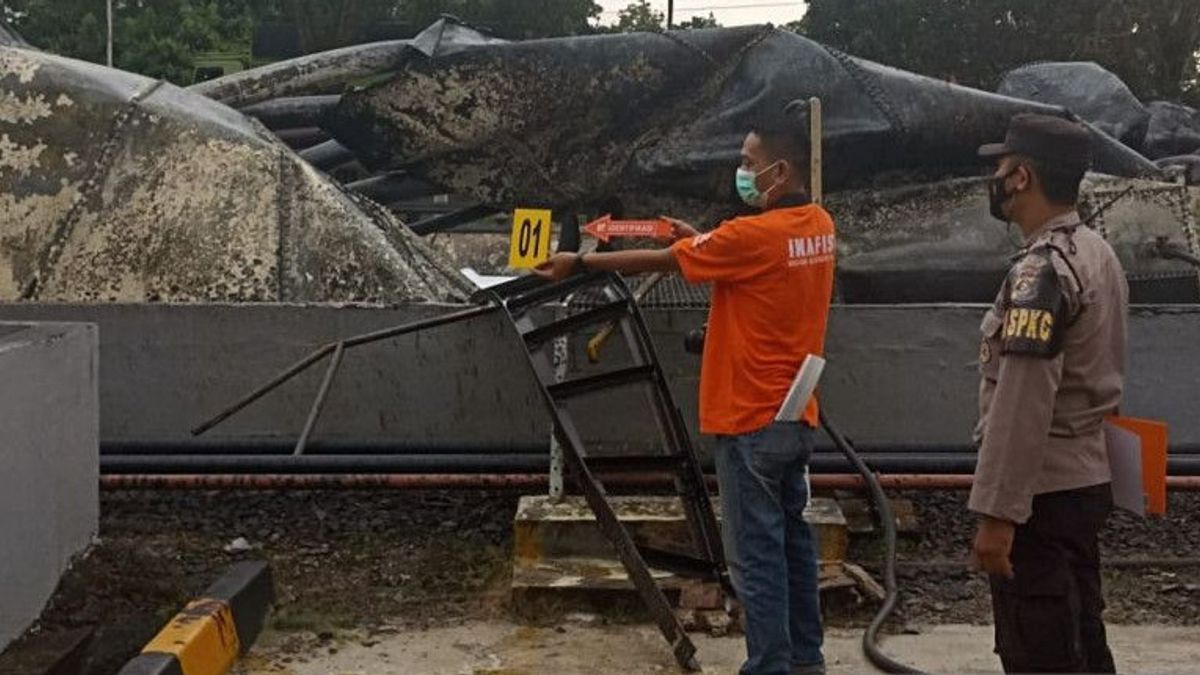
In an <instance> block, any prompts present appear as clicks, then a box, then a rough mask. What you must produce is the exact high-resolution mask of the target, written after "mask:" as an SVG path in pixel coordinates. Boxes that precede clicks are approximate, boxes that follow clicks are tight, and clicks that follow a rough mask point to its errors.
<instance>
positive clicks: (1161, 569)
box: [41, 492, 1200, 674]
mask: <svg viewBox="0 0 1200 675" xmlns="http://www.w3.org/2000/svg"><path fill="white" fill-rule="evenodd" d="M903 496H904V497H907V498H910V499H912V500H913V501H914V502H915V504H916V507H917V512H918V515H919V518H920V523H921V532H920V534H919V535H907V536H905V537H904V538H903V539H902V541H901V547H900V548H901V553H900V557H901V561H902V562H903V563H905V564H904V565H903V566H902V568H901V574H900V583H901V587H902V592H903V598H902V603H901V606H900V616H899V617H898V619H897V623H896V626H895V627H896V628H897V629H903V628H904V627H905V626H908V625H913V626H916V625H923V624H931V623H986V622H988V621H989V618H990V604H989V601H988V599H987V591H986V585H985V583H984V582H983V580H982V579H981V578H979V577H977V576H975V575H973V574H971V573H969V572H967V571H966V569H965V566H963V565H961V564H960V561H961V560H963V559H964V557H965V554H966V551H967V545H968V543H969V541H970V537H971V533H972V527H973V520H972V519H971V518H970V517H969V516H967V515H966V511H965V508H964V502H965V497H966V495H965V493H913V494H906V495H903ZM516 503H517V497H516V496H515V495H510V494H504V495H501V494H482V493H444V492H423V493H417V492H412V493H387V492H286V493H272V492H244V493H238V492H221V493H217V492H213V493H197V492H190V493H189V492H176V493H167V492H116V493H105V494H104V495H103V496H102V504H101V513H102V515H101V530H100V537H101V543H100V545H99V546H97V547H96V548H95V549H94V551H93V552H92V553H91V554H90V555H89V556H88V557H87V558H86V559H84V560H82V561H80V563H78V564H77V565H76V567H75V568H74V569H73V570H72V571H71V572H70V573H68V575H67V576H66V577H65V578H64V580H63V582H62V584H61V587H60V589H59V591H58V593H57V594H56V596H55V599H54V600H53V601H52V604H51V606H50V607H49V608H48V610H47V612H46V613H45V615H44V617H43V620H42V622H41V625H42V626H43V627H45V628H47V629H54V628H58V627H75V626H82V625H93V626H96V627H97V630H98V631H99V635H98V639H97V640H96V642H97V644H99V645H101V646H102V649H100V650H99V651H98V652H97V654H96V656H95V658H94V660H93V663H92V665H91V669H90V670H89V673H94V674H107V673H113V672H115V671H116V670H117V669H118V668H119V665H120V664H121V663H122V662H123V661H124V660H125V659H127V658H128V657H129V656H130V655H132V654H133V653H135V652H136V651H137V650H138V649H139V648H140V646H141V645H142V644H144V643H145V641H146V640H148V639H149V638H150V637H151V636H153V634H154V633H155V632H156V631H157V630H158V628H159V627H161V625H162V624H163V623H164V622H165V621H166V619H168V618H169V617H170V616H171V615H172V614H173V613H174V612H175V611H176V610H177V609H179V608H180V607H181V606H182V605H183V604H184V603H185V602H187V601H188V600H189V599H191V598H192V597H194V596H195V595H196V594H197V593H199V592H200V591H202V590H203V589H204V588H205V587H206V586H207V585H208V584H209V583H210V582H211V581H212V580H213V579H214V578H215V577H216V576H217V575H219V574H220V571H221V569H222V568H223V567H224V566H225V565H227V564H228V563H230V562H232V561H234V560H238V559H244V558H248V557H253V558H263V559H266V560H269V561H270V562H271V564H272V569H273V572H274V575H275V582H276V589H277V592H278V596H279V603H278V606H277V607H276V611H275V612H274V614H273V618H272V625H273V627H274V628H276V629H277V630H279V631H289V630H298V631H309V632H313V633H315V634H317V635H320V634H322V633H330V634H332V633H333V632H335V631H340V630H346V629H359V630H362V629H364V628H365V629H367V630H369V629H370V628H371V627H372V626H383V625H386V626H388V627H389V630H392V629H395V627H396V626H406V627H412V628H421V627H436V626H443V625H449V624H453V623H457V622H461V621H463V620H465V619H473V618H494V617H499V616H504V615H505V614H506V602H507V596H508V594H507V586H508V574H509V567H510V564H511V559H510V553H511V552H510V546H511V526H512V516H513V513H514V511H515V509H516ZM1169 513H1170V515H1169V516H1168V517H1167V518H1166V519H1164V520H1161V521H1153V522H1139V521H1136V520H1134V519H1132V518H1129V517H1126V516H1124V515H1117V516H1115V517H1114V518H1113V520H1112V522H1111V525H1110V527H1109V528H1108V530H1107V531H1106V532H1105V534H1104V538H1103V545H1104V550H1105V554H1106V555H1107V556H1109V557H1111V558H1148V557H1155V558H1179V557H1192V556H1197V555H1200V554H1198V553H1197V551H1198V550H1200V494H1186V495H1182V494H1181V495H1174V496H1172V498H1171V504H1170V509H1169ZM239 537H241V538H244V539H245V540H246V541H247V542H248V543H249V545H250V547H251V548H250V550H249V551H244V552H229V551H227V550H226V548H227V547H228V546H229V545H230V544H231V543H232V542H233V541H234V540H235V539H237V538H239ZM878 551H879V545H878V541H877V540H875V539H872V538H870V537H865V538H858V539H857V540H856V541H855V543H854V544H853V547H852V555H851V559H852V561H855V562H859V563H863V564H864V565H865V566H866V567H867V568H868V569H872V570H876V571H877V569H878V567H877V565H875V564H873V563H872V561H873V560H874V561H877V560H878ZM917 561H919V562H917ZM914 562H917V564H915V565H914ZM1106 582H1107V596H1108V600H1109V608H1108V614H1107V617H1108V619H1109V620H1110V621H1113V622H1118V623H1165V624H1200V566H1191V567H1178V566H1176V567H1167V566H1158V567H1155V566H1149V567H1133V568H1122V569H1110V570H1108V571H1107V572H1106ZM873 611H874V606H873V605H869V604H864V605H862V606H860V607H857V608H847V609H844V610H839V613H838V614H837V615H836V616H831V617H830V623H831V625H842V626H857V625H861V624H862V623H863V622H865V621H866V620H867V619H868V618H869V616H870V615H871V613H872V612H873Z"/></svg>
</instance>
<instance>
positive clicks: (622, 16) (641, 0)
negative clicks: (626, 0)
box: [616, 0, 667, 33]
mask: <svg viewBox="0 0 1200 675" xmlns="http://www.w3.org/2000/svg"><path fill="white" fill-rule="evenodd" d="M666 24H667V17H666V15H665V14H663V13H662V12H658V11H655V10H654V8H653V7H651V6H650V2H649V0H638V2H635V3H632V4H630V5H629V6H627V7H626V8H625V9H622V10H621V11H620V12H617V25H616V29H617V32H620V33H635V32H650V33H653V32H656V31H661V30H663V28H664V27H665V26H666Z"/></svg>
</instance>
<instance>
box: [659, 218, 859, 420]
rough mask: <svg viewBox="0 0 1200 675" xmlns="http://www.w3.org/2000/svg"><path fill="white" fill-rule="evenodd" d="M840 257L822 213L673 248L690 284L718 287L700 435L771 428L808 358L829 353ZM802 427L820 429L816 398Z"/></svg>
mask: <svg viewBox="0 0 1200 675" xmlns="http://www.w3.org/2000/svg"><path fill="white" fill-rule="evenodd" d="M835 251H836V241H835V238H834V228H833V219H832V218H831V217H830V216H829V213H828V212H826V211H825V209H823V208H821V207H820V206H817V205H813V204H806V205H803V206H788V207H784V208H776V209H772V210H770V211H766V212H763V213H761V214H758V215H753V216H746V217H742V218H734V219H732V220H727V221H725V222H724V223H722V224H721V226H720V227H718V228H717V229H715V230H713V231H712V232H706V233H704V234H701V235H699V236H697V237H692V238H689V239H683V240H681V241H678V242H676V243H675V244H674V245H673V246H672V247H671V252H672V253H673V254H674V256H675V259H676V260H678V261H679V267H680V269H681V270H682V271H683V276H684V278H685V279H687V280H688V281H689V282H691V283H704V282H709V281H711V282H713V287H712V307H711V309H710V310H709V313H708V335H707V337H706V338H705V343H704V359H703V362H702V365H701V369H700V431H701V433H706V434H721V435H730V436H732V435H736V434H743V433H747V432H751V431H755V430H757V429H761V428H762V427H765V426H767V425H768V424H770V423H771V422H772V421H773V420H774V419H775V413H776V412H778V410H779V406H780V405H781V404H782V403H783V399H784V397H785V396H786V395H787V391H788V388H789V387H791V385H792V380H793V379H794V378H795V377H796V371H797V370H799V369H800V364H802V363H803V362H804V357H805V356H807V355H809V354H817V355H820V354H821V353H822V352H823V351H824V349H825V326H826V324H827V322H828V318H829V303H830V297H831V295H832V294H833V268H834V256H835ZM802 420H803V421H804V422H806V423H807V424H809V425H810V426H812V427H814V428H815V427H816V426H817V425H818V410H817V400H816V397H815V396H814V397H813V399H812V400H811V401H809V402H808V406H807V407H806V408H805V410H804V414H803V416H802Z"/></svg>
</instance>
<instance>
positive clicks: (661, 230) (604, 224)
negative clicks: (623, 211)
mask: <svg viewBox="0 0 1200 675" xmlns="http://www.w3.org/2000/svg"><path fill="white" fill-rule="evenodd" d="M583 231H584V232H587V233H588V234H590V235H592V236H593V237H595V238H597V239H599V240H600V241H603V242H607V241H608V240H609V239H611V238H613V237H647V238H651V239H666V238H668V237H670V236H671V233H672V232H673V231H674V228H673V227H672V226H671V223H668V222H667V221H665V220H613V219H612V216H611V215H604V216H601V217H599V218H597V219H596V220H593V221H592V222H590V223H588V224H587V225H585V226H584V227H583Z"/></svg>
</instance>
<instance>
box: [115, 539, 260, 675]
mask: <svg viewBox="0 0 1200 675" xmlns="http://www.w3.org/2000/svg"><path fill="white" fill-rule="evenodd" d="M274 600H275V589H274V586H273V584H272V583H271V568H270V567H268V566H267V563H265V562H261V561H252V562H241V563H237V564H235V565H233V566H232V567H230V568H229V571H227V572H226V573H225V574H224V575H223V576H222V577H221V578H220V579H218V580H217V581H216V583H214V584H213V585H212V586H210V587H209V588H208V590H207V591H205V593H204V595H203V596H202V597H201V598H200V599H198V600H195V601H193V602H190V603H188V605H187V607H184V608H183V611H181V612H180V613H178V614H176V615H175V617H174V618H172V619H171V621H170V622H169V623H168V624H167V625H166V626H165V627H164V628H163V629H162V630H161V631H159V633H158V635H156V636H154V639H153V640H151V641H150V643H149V644H147V645H146V647H145V648H144V649H142V653H141V654H139V655H138V656H136V657H135V658H134V659H133V660H132V661H130V662H129V663H127V664H125V667H124V668H122V669H121V672H120V673H118V674H117V675H225V673H228V672H229V671H230V669H232V668H233V664H234V663H235V662H236V661H237V659H238V657H239V656H241V655H242V654H245V653H246V651H247V650H249V649H250V645H252V644H254V639H255V638H256V637H258V633H259V631H261V630H262V626H263V621H265V620H266V617H267V611H268V610H269V609H270V607H271V603H272V602H274Z"/></svg>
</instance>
